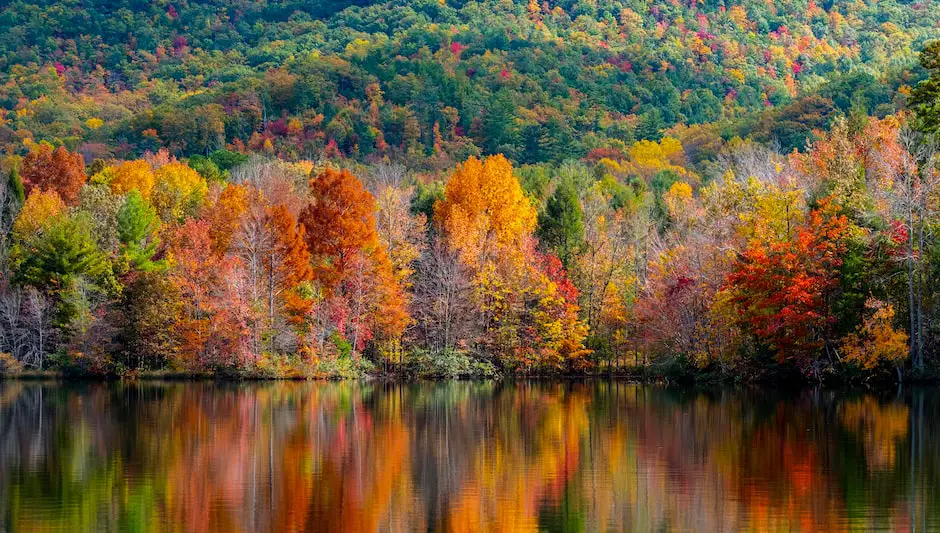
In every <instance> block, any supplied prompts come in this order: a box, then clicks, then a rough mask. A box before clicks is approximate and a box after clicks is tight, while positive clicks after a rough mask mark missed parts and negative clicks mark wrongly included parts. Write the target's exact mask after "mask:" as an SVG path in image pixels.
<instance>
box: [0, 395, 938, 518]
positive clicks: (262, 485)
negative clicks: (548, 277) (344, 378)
mask: <svg viewBox="0 0 940 533" xmlns="http://www.w3.org/2000/svg"><path fill="white" fill-rule="evenodd" d="M938 404H940V391H934V390H914V391H906V392H904V393H899V394H897V395H889V396H883V397H878V396H871V395H858V396H845V395H840V394H836V393H833V392H825V391H818V390H817V391H804V392H799V393H790V394H779V395H775V394H768V393H767V392H766V391H751V392H730V391H724V392H720V393H713V394H706V393H692V392H688V391H671V390H666V389H662V388H657V387H643V386H635V385H629V384H624V383H608V382H589V383H541V382H536V383H530V382H527V383H466V382H463V383H440V384H412V385H401V386H398V385H386V384H362V383H273V384H271V383H269V384H216V383H167V384H158V383H143V384H101V383H88V384H69V385H61V384H36V383H23V382H0V531H11V532H12V531H30V532H37V531H39V532H41V531H186V532H210V531H220V532H223V531H224V532H238V531H246V532H247V531H271V532H275V531H276V532H282V531H330V532H334V531H356V532H359V531H415V530H427V531H453V532H458V531H582V530H583V531H623V530H628V531H742V530H751V531H766V530H787V531H797V530H798V531H849V530H864V531H869V530H877V529H882V530H891V531H924V530H936V529H938V528H940V518H938V517H940V491H937V490H934V488H935V487H938V486H940V479H938V478H940V446H938V444H937V443H938V442H940V427H938V421H937V420H936V419H935V418H934V417H931V416H930V413H934V412H936V411H937V408H938V407H940V405H938Z"/></svg>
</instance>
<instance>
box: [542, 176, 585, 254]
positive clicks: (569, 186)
mask: <svg viewBox="0 0 940 533" xmlns="http://www.w3.org/2000/svg"><path fill="white" fill-rule="evenodd" d="M583 219H584V214H583V213H582V210H581V201H580V200H579V198H578V191H577V190H575V187H574V184H573V183H572V182H571V181H570V180H564V181H562V182H561V183H559V184H558V186H557V187H556V188H555V192H554V193H552V195H551V196H550V197H549V198H548V202H547V203H546V205H545V210H544V211H543V212H541V213H539V220H538V236H539V240H540V241H541V243H542V244H543V245H545V246H547V247H549V248H550V249H552V250H554V251H555V253H556V255H558V258H559V259H561V261H562V263H563V264H564V265H565V266H566V267H567V266H568V265H569V261H570V260H571V258H572V255H573V254H574V253H575V252H576V251H577V250H578V249H579V248H580V247H581V246H582V244H583V243H584V220H583Z"/></svg>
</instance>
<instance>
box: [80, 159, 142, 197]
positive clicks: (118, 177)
mask: <svg viewBox="0 0 940 533" xmlns="http://www.w3.org/2000/svg"><path fill="white" fill-rule="evenodd" d="M91 181H92V182H93V183H104V184H107V185H108V186H109V187H110V188H111V192H113V193H114V194H127V193H129V192H130V191H132V190H135V189H136V190H137V191H138V192H140V195H141V196H143V197H144V198H145V199H147V200H149V199H150V195H151V193H152V192H153V186H154V176H153V171H152V170H150V164H149V163H147V162H146V161H144V160H143V159H138V160H136V161H125V162H123V163H121V164H119V165H117V166H110V167H106V168H105V169H104V170H102V171H101V172H99V173H98V174H95V175H94V176H92V178H91Z"/></svg>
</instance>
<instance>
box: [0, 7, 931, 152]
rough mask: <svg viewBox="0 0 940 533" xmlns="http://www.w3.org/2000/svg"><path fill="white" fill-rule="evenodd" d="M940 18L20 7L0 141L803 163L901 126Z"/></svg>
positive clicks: (13, 16)
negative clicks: (847, 138) (693, 156)
mask: <svg viewBox="0 0 940 533" xmlns="http://www.w3.org/2000/svg"><path fill="white" fill-rule="evenodd" d="M937 7H938V6H937V5H936V2H935V0H923V1H918V2H914V3H910V2H906V1H895V0H888V1H884V0H860V1H856V2H851V3H849V2H828V1H827V2H819V3H817V2H816V1H815V0H801V1H799V2H796V3H793V2H786V3H774V2H758V1H752V0H746V1H739V0H734V1H708V2H680V1H678V0H675V1H674V0H657V1H654V2H638V1H633V0H618V1H612V2H596V1H595V0H546V1H544V2H541V3H539V2H537V1H535V0H532V1H530V2H528V3H526V2H521V1H519V2H508V1H497V0H484V1H480V2H469V1H464V0H451V1H444V0H421V1H418V2H411V1H409V2H404V1H400V0H394V1H387V2H375V1H368V0H359V1H343V2H327V1H313V2H300V1H296V0H262V1H251V2H249V1H245V0H239V1H227V2H217V1H210V0H190V1H181V2H173V1H168V0H161V1H156V2H139V1H130V0H123V1H119V2H115V1H102V0H92V1H86V2H81V3H80V5H77V4H76V3H67V2H62V1H58V0H44V1H42V2H23V1H13V2H8V3H5V5H4V6H3V7H2V8H0V58H2V59H0V80H2V85H0V87H2V88H0V109H2V110H3V115H2V119H3V120H2V127H0V140H3V141H5V142H7V143H10V144H11V145H12V146H11V147H10V148H11V149H13V150H15V151H17V152H18V153H21V154H22V153H25V150H26V148H25V147H24V146H23V144H22V143H23V142H24V141H27V140H31V141H35V142H38V141H42V140H46V141H50V142H52V143H53V144H62V143H64V144H65V145H67V146H68V147H69V148H70V149H72V150H78V151H79V152H81V153H82V154H84V155H85V156H86V158H89V159H90V158H94V157H100V158H108V157H115V156H116V157H118V158H127V159H130V158H133V157H136V156H140V155H143V153H144V152H146V151H148V150H150V151H154V152H155V151H157V149H159V148H161V147H166V148H169V149H170V152H171V154H173V155H176V156H183V155H194V154H203V155H205V154H208V153H209V152H211V151H213V150H215V149H218V148H223V147H225V146H226V145H228V144H234V145H236V146H239V147H248V148H250V149H252V150H258V151H265V152H267V153H269V154H272V155H275V154H276V155H280V156H282V157H285V158H290V159H294V158H315V157H318V156H320V155H322V154H327V155H340V154H342V155H346V156H351V157H357V158H381V157H384V156H390V157H393V158H399V159H402V160H405V161H408V162H409V163H410V164H411V165H413V166H421V167H432V168H438V169H440V168H445V167H447V166H450V164H453V163H455V162H460V161H462V160H464V159H466V158H467V157H468V156H471V155H480V154H495V153H503V154H505V155H506V156H507V157H510V158H511V159H513V160H515V161H517V162H520V163H535V162H560V161H562V160H564V159H567V158H579V157H582V156H584V155H586V154H587V153H588V152H590V151H591V150H594V149H598V148H608V147H610V146H614V147H621V148H623V147H625V146H628V145H630V144H632V143H633V142H634V141H635V140H642V139H654V140H655V139H659V137H660V136H661V135H662V132H663V130H664V129H666V128H669V127H672V126H674V125H676V124H703V123H718V124H719V125H720V128H719V130H720V135H721V136H723V137H724V138H726V139H730V138H731V137H733V136H735V135H742V136H744V135H753V136H754V137H755V138H758V139H759V140H762V141H774V142H777V143H779V144H780V146H781V147H782V148H783V150H784V151H785V152H789V151H790V149H791V148H802V147H803V145H804V143H805V141H806V139H807V137H812V135H813V134H812V130H813V129H814V128H819V127H825V126H827V125H828V124H829V123H830V122H831V120H832V118H833V116H834V115H835V114H837V113H840V112H841V113H848V112H850V111H851V112H855V113H861V114H876V115H878V116H884V115H885V114H887V113H889V112H891V111H892V110H894V109H896V108H897V106H898V105H899V104H900V103H902V101H903V95H904V94H905V93H906V91H907V90H908V89H909V86H911V85H913V84H914V83H915V82H916V81H917V80H918V79H920V77H922V76H923V71H922V70H920V69H912V68H911V67H912V66H913V65H914V55H915V54H916V52H917V51H918V50H920V49H921V48H922V47H923V46H924V45H925V43H926V42H927V41H928V40H929V39H931V38H936V37H937V32H936V28H937V24H938V21H940V9H937ZM898 88H901V89H902V91H901V93H897V92H896V91H895V90H896V89H898ZM216 163H218V162H216Z"/></svg>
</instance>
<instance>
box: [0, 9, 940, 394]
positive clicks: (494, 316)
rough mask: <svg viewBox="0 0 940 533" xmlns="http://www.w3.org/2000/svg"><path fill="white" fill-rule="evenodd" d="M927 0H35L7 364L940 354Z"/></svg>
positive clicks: (4, 243) (20, 124)
mask: <svg viewBox="0 0 940 533" xmlns="http://www.w3.org/2000/svg"><path fill="white" fill-rule="evenodd" d="M937 13H940V10H938V9H936V6H935V5H934V3H933V2H931V1H924V2H913V3H905V2H891V1H888V2H874V1H868V2H866V1H857V2H851V3H850V2H823V3H821V4H817V3H816V2H814V1H809V2H806V3H798V4H792V3H786V4H784V3H774V2H698V3H688V2H678V1H676V2H671V1H669V2H651V3H650V2H642V3H641V2H604V3H598V2H593V1H558V2H542V3H538V2H535V1H533V2H528V3H525V2H509V1H498V2H497V1H483V2H447V1H422V2H342V3H334V2H290V1H282V2H276V1H261V2H238V1H235V2H216V1H208V0H198V1H189V2H146V3H144V2H131V1H128V2H118V3H114V2H96V1H92V2H84V3H82V4H81V5H72V4H70V3H67V2H61V1H46V2H32V3H26V2H16V1H15V2H10V3H8V4H7V5H5V6H4V7H2V8H0V28H2V29H3V30H4V32H0V33H2V34H3V35H4V37H3V38H0V52H2V54H0V57H2V58H3V59H2V60H0V81H2V83H0V87H2V88H0V112H2V116H0V142H2V143H3V147H4V151H3V153H4V155H3V157H2V158H0V169H2V171H3V175H4V176H5V179H4V180H2V183H0V207H2V210H0V320H2V321H3V327H2V329H0V354H3V355H2V356H0V371H2V372H15V371H20V370H23V369H47V368H53V369H58V370H61V371H64V372H68V373H76V374H83V375H84V374H93V375H114V374H122V375H123V374H133V373H139V372H148V371H176V372H183V373H205V372H218V373H225V374H232V375H248V376H272V377H273V376H295V377H313V376H335V375H360V374H362V373H365V372H371V371H375V370H377V369H382V370H389V371H395V372H402V373H406V374H411V375H425V376H462V375H463V376H466V375H493V374H495V373H521V374H543V373H554V374H557V373H565V374H581V373H597V372H605V373H611V374H612V373H631V374H636V373H639V372H652V373H653V374H654V375H658V376H673V377H684V376H718V377H721V378H725V379H737V380H753V379H764V378H767V377H779V376H799V377H800V378H799V379H813V380H825V379H849V380H868V379H888V380H895V379H906V377H915V378H916V377H925V376H929V375H931V374H933V373H935V372H936V362H937V359H936V354H935V353H934V351H935V348H933V346H936V342H935V341H936V339H937V338H938V336H940V316H938V312H940V308H938V306H937V304H936V302H937V301H938V297H940V294H938V293H937V292H936V285H937V284H936V283H935V281H936V279H937V278H938V266H940V245H938V240H937V230H938V229H940V172H938V166H937V144H936V141H935V137H934V136H935V134H936V130H937V129H938V128H937V124H938V123H940V119H938V117H940V107H938V106H940V104H938V103H937V102H940V89H938V86H940V84H938V80H940V60H938V59H937V58H938V57H940V48H938V46H940V45H937V44H936V43H934V42H933V41H931V39H933V38H936V37H940V32H938V29H937V28H938V23H940V20H938V19H937V17H938V16H937V15H936V14H937Z"/></svg>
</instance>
